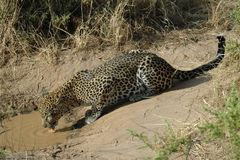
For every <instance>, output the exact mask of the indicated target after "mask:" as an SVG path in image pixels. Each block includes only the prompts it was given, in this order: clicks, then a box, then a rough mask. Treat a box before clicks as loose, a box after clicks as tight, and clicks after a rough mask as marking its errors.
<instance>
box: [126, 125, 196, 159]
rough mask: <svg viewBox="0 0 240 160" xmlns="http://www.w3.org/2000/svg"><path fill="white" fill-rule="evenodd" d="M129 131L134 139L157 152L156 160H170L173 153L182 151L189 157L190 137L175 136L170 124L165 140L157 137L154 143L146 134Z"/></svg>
mask: <svg viewBox="0 0 240 160" xmlns="http://www.w3.org/2000/svg"><path fill="white" fill-rule="evenodd" d="M128 131H129V132H130V134H131V135H132V136H133V137H136V138H138V139H139V140H140V141H142V142H143V144H144V145H145V146H144V147H148V148H150V149H151V150H153V151H155V156H154V159H155V160H168V159H169V157H170V156H171V155H172V154H173V153H176V152H181V151H183V152H184V154H185V155H186V157H187V156H188V153H189V150H190V146H191V144H192V140H191V139H190V138H189V137H188V136H186V135H177V134H175V133H174V131H173V129H172V128H171V126H170V125H169V124H168V125H167V131H166V133H165V134H164V136H163V138H160V137H157V136H156V135H155V138H154V141H151V140H150V139H149V138H148V137H147V136H146V135H144V133H137V132H135V131H132V130H128ZM159 139H161V140H159Z"/></svg>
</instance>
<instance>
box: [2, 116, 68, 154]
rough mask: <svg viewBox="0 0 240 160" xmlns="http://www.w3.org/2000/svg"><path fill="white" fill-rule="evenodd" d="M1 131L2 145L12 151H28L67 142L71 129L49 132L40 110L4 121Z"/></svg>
mask: <svg viewBox="0 0 240 160" xmlns="http://www.w3.org/2000/svg"><path fill="white" fill-rule="evenodd" d="M3 125H4V128H3V129H1V131H0V147H1V148H7V149H10V150H12V151H26V150H35V149H40V148H45V147H48V146H51V145H54V144H58V143H63V142H66V140H67V137H68V136H69V135H70V131H64V132H56V133H49V132H48V129H46V128H43V127H42V125H41V117H40V114H39V113H38V112H32V113H30V114H24V115H19V116H16V117H13V118H11V119H9V120H5V121H4V122H3Z"/></svg>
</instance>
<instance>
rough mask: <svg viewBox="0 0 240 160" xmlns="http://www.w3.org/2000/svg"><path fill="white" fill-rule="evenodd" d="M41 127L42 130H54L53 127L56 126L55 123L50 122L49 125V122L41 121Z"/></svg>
mask: <svg viewBox="0 0 240 160" xmlns="http://www.w3.org/2000/svg"><path fill="white" fill-rule="evenodd" d="M42 126H43V127H44V128H50V129H55V127H56V126H57V122H51V123H49V122H46V121H43V123H42Z"/></svg>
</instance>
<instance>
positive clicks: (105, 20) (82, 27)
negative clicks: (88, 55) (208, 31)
mask: <svg viewBox="0 0 240 160" xmlns="http://www.w3.org/2000/svg"><path fill="white" fill-rule="evenodd" d="M207 16H208V15H207V2H206V1H205V0H198V1H193V0H184V1H181V2H176V1H172V0H156V1H153V0H147V1H143V0H141V1H132V0H124V1H116V0H111V1H97V0H84V1H81V0H70V1H68V2H66V1H64V0H58V1H53V0H43V1H42V2H38V1H34V0H23V1H20V0H10V1H8V0H2V1H1V2H0V17H1V18H0V25H1V27H0V36H1V42H0V45H1V47H0V53H1V61H0V65H1V66H3V65H4V64H6V63H7V61H8V59H9V58H11V57H13V56H22V55H25V56H32V55H35V54H36V53H39V52H40V53H41V54H45V53H46V54H45V57H48V58H46V59H47V61H52V60H50V59H52V57H55V56H56V54H57V52H58V51H57V50H61V49H64V48H69V47H71V48H72V47H75V48H76V49H82V48H89V47H91V46H94V47H96V46H102V45H103V46H106V45H107V46H108V45H114V46H119V45H123V44H125V43H127V42H129V41H131V40H137V41H138V40H139V39H142V38H144V35H149V33H152V32H154V34H155V33H156V32H162V31H166V30H169V29H174V28H179V27H181V28H182V27H192V26H197V25H199V24H201V23H202V22H204V21H206V20H207ZM49 43H50V44H49ZM43 48H44V49H43ZM51 53H53V54H51ZM53 55H54V56H53ZM53 61H54V60H53Z"/></svg>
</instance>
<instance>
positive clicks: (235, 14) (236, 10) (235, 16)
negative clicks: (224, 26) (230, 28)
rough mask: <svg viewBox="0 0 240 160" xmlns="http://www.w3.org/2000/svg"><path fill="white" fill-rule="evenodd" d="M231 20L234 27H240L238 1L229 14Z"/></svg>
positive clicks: (239, 6)
mask: <svg viewBox="0 0 240 160" xmlns="http://www.w3.org/2000/svg"><path fill="white" fill-rule="evenodd" d="M231 18H232V20H233V22H234V24H235V25H237V26H239V25H240V1H238V4H237V5H236V7H235V8H234V10H233V11H232V12H231Z"/></svg>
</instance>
